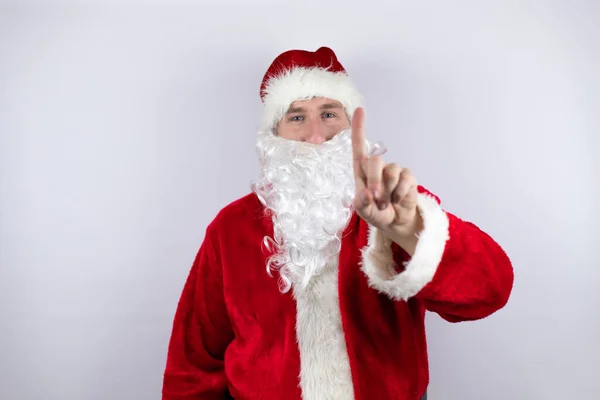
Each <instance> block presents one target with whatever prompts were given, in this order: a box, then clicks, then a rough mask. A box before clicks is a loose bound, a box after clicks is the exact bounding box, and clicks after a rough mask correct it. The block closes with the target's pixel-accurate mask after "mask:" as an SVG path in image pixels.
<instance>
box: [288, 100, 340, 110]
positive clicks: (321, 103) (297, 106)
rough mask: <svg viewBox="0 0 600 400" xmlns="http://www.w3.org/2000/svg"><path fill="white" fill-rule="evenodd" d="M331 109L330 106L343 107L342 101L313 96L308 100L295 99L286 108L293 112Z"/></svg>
mask: <svg viewBox="0 0 600 400" xmlns="http://www.w3.org/2000/svg"><path fill="white" fill-rule="evenodd" d="M324 108H326V109H332V108H343V106H342V103H340V102H339V101H337V100H334V99H330V98H327V97H315V98H313V99H310V100H297V101H294V102H293V103H292V104H291V105H290V108H289V110H288V112H293V111H295V110H311V109H324Z"/></svg>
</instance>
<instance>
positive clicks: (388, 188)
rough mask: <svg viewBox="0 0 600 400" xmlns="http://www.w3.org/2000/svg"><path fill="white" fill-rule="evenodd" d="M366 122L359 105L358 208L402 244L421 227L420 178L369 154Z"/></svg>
mask: <svg viewBox="0 0 600 400" xmlns="http://www.w3.org/2000/svg"><path fill="white" fill-rule="evenodd" d="M364 122H365V111H364V109H363V108H358V109H357V110H356V111H355V113H354V116H353V118H352V152H353V158H354V177H355V182H356V196H355V200H354V207H355V209H356V212H357V214H358V215H359V216H360V217H361V218H362V219H364V220H365V221H366V222H367V223H369V224H370V225H372V226H374V227H376V228H378V229H380V230H381V231H382V232H383V233H385V234H387V235H388V236H389V237H390V238H391V239H392V240H394V241H396V242H397V243H398V244H401V245H402V244H403V243H399V242H406V240H411V241H412V237H411V236H415V235H414V234H415V233H417V232H418V230H419V228H420V223H421V221H420V216H419V213H418V212H417V195H418V191H417V181H416V179H415V177H414V176H413V174H412V173H411V172H410V170H408V169H406V168H401V167H399V166H398V165H396V164H393V163H392V164H386V163H385V162H384V161H383V159H382V158H381V156H379V155H369V154H368V153H367V147H366V142H365V129H364V126H365V123H364Z"/></svg>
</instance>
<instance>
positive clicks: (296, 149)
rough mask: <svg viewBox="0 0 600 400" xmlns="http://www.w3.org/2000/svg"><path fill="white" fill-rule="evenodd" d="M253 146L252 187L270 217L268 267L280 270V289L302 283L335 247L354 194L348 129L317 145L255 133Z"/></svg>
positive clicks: (317, 270) (318, 270) (320, 268)
mask: <svg viewBox="0 0 600 400" xmlns="http://www.w3.org/2000/svg"><path fill="white" fill-rule="evenodd" d="M257 150H258V154H259V161H260V165H261V175H260V177H259V178H258V179H257V180H256V181H255V182H253V184H252V190H253V192H254V193H255V194H256V195H257V196H258V198H259V199H260V201H261V202H262V204H263V205H264V206H265V207H266V208H267V212H270V213H271V215H272V220H273V234H274V235H273V238H271V237H268V236H267V237H265V239H264V244H265V245H266V246H267V248H268V249H269V251H274V252H273V254H272V255H271V256H270V257H269V259H268V261H267V272H268V273H269V275H270V276H272V272H273V271H274V270H275V271H279V275H280V279H279V288H280V290H281V291H282V292H284V293H285V292H287V291H288V290H289V289H290V288H291V286H292V285H293V284H301V285H302V286H303V287H306V286H307V285H308V283H309V282H310V280H311V278H313V277H314V276H316V275H319V274H320V273H321V272H322V271H323V270H324V269H325V267H326V266H327V265H328V263H329V262H330V261H332V260H334V259H335V257H337V256H338V254H339V252H340V249H341V235H342V233H343V231H344V229H345V228H346V227H347V225H348V222H349V221H350V218H351V216H352V213H353V201H354V195H355V183H354V170H353V161H352V140H351V132H350V130H344V131H342V132H340V133H339V134H338V135H336V136H335V137H334V138H332V139H331V140H330V141H328V142H325V143H323V144H319V145H314V144H310V143H304V142H299V141H294V140H288V139H283V138H280V137H277V136H275V135H273V134H272V133H271V132H267V133H260V134H259V137H258V143H257Z"/></svg>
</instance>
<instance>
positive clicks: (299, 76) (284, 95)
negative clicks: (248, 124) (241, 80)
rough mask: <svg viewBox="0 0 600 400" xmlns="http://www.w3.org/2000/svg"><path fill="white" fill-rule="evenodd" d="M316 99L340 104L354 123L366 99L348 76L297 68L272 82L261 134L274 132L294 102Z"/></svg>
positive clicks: (267, 91) (268, 89)
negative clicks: (357, 111)
mask: <svg viewBox="0 0 600 400" xmlns="http://www.w3.org/2000/svg"><path fill="white" fill-rule="evenodd" d="M312 97H326V98H330V99H333V100H337V101H339V102H340V103H342V105H343V106H344V108H345V109H346V113H347V114H348V116H349V118H350V119H352V115H353V114H354V111H355V110H356V108H358V107H359V106H361V105H362V97H361V96H360V94H359V93H358V91H357V90H356V87H355V86H354V83H353V82H352V80H351V79H350V77H349V76H348V75H347V74H346V73H344V72H331V71H328V70H325V69H322V68H304V67H297V68H293V69H290V70H285V71H283V72H282V73H281V74H279V75H277V76H273V77H271V78H270V79H269V82H268V83H267V85H266V87H265V90H264V92H263V101H264V105H265V108H264V112H263V118H262V124H261V130H262V131H264V132H267V131H269V130H271V129H272V128H273V127H274V126H275V124H276V123H277V122H278V121H279V120H280V119H281V117H283V115H284V114H285V113H286V112H287V110H288V108H289V107H290V105H291V104H292V103H293V102H294V101H297V100H308V99H311V98H312Z"/></svg>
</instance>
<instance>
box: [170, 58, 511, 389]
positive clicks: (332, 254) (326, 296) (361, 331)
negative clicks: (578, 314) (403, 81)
mask: <svg viewBox="0 0 600 400" xmlns="http://www.w3.org/2000/svg"><path fill="white" fill-rule="evenodd" d="M260 95H261V99H262V101H263V103H264V113H263V117H262V126H261V131H260V132H259V135H258V139H257V140H258V143H257V148H258V154H259V159H260V165H261V171H260V174H259V176H258V177H257V179H256V181H255V182H254V183H253V185H252V191H251V193H250V194H248V195H246V196H245V197H243V198H240V199H238V200H236V201H234V202H232V203H231V204H229V205H227V206H226V207H225V208H224V209H222V210H221V211H220V212H219V213H218V215H217V216H216V217H215V218H214V220H213V221H212V222H211V223H210V225H209V226H208V228H207V229H206V234H205V238H204V241H203V243H202V245H201V247H200V250H199V252H198V254H197V257H196V259H195V262H194V263H193V266H192V268H191V271H190V273H189V277H188V279H187V281H186V283H185V286H184V288H183V292H182V294H181V298H180V301H179V304H178V307H177V311H176V314H175V318H174V324H173V331H172V336H171V340H170V344H169V349H168V357H167V363H166V370H165V374H164V382H163V397H162V398H163V400H184V399H185V400H192V399H197V400H200V399H202V400H213V399H214V400H223V399H227V398H234V399H236V400H258V399H268V400H288V399H289V400H300V399H304V400H329V399H331V400H334V399H335V400H352V399H356V400H379V399H382V400H383V399H385V400H392V399H393V400H419V399H424V398H425V397H426V389H427V386H428V384H429V367H428V359H427V344H426V338H425V323H424V318H425V312H426V311H429V312H434V313H437V314H438V315H440V316H441V317H442V318H444V319H445V320H447V321H450V322H459V321H472V320H477V319H481V318H484V317H487V316H489V315H490V314H492V313H494V312H495V311H497V310H499V309H500V308H502V307H503V306H504V305H505V304H506V303H507V301H508V298H509V296H510V293H511V290H512V284H513V270H512V266H511V262H510V260H509V258H508V257H507V255H506V254H505V252H504V251H503V250H502V248H501V247H500V246H499V245H498V244H497V243H496V242H495V241H494V240H493V239H492V238H491V237H490V236H489V235H488V234H486V233H485V232H483V231H482V230H480V229H479V228H478V227H477V226H476V225H474V224H473V223H470V222H467V221H464V220H461V219H460V218H459V217H457V216H455V215H453V214H451V213H450V212H448V211H445V210H444V209H443V208H442V207H441V205H440V200H439V199H438V197H437V196H435V195H434V194H432V193H431V192H429V191H428V190H426V189H425V188H423V187H422V186H420V185H418V184H417V182H416V179H415V177H414V176H413V175H412V174H411V172H410V170H409V169H407V168H403V167H401V166H399V165H396V164H388V163H386V162H384V161H383V159H382V157H381V153H382V152H381V149H380V148H379V147H377V146H374V145H372V144H371V143H370V142H368V141H367V140H366V139H365V130H364V119H365V113H364V110H363V109H362V108H361V104H362V101H361V96H360V94H359V93H358V91H357V90H356V88H355V86H354V84H353V83H352V81H351V79H350V78H349V76H348V74H347V73H346V71H345V69H344V68H343V66H342V65H341V64H340V62H339V61H338V59H337V57H336V55H335V54H334V53H333V51H332V50H331V49H329V48H326V47H322V48H320V49H318V50H317V51H315V52H310V51H303V50H292V51H287V52H285V53H283V54H281V55H280V56H278V57H277V58H276V59H275V60H274V61H273V63H272V64H271V66H270V67H269V68H268V70H267V72H266V74H265V76H264V79H263V82H262V85H261V88H260Z"/></svg>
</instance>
